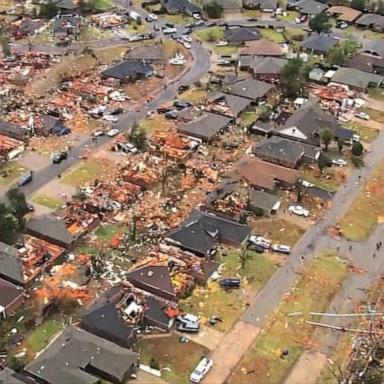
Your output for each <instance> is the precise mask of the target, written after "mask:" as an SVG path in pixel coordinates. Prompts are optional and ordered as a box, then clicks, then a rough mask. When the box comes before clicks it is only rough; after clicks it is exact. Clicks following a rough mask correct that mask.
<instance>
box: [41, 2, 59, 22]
mask: <svg viewBox="0 0 384 384" xmlns="http://www.w3.org/2000/svg"><path fill="white" fill-rule="evenodd" d="M57 12H58V8H57V6H56V4H55V3H54V2H53V1H52V0H49V1H48V2H47V3H43V4H41V7H40V16H41V17H44V18H46V19H52V17H55V16H56V15H57Z"/></svg>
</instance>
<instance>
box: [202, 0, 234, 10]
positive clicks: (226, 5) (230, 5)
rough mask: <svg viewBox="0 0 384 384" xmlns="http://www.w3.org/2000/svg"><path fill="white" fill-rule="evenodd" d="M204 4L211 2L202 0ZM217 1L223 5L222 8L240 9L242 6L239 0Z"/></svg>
mask: <svg viewBox="0 0 384 384" xmlns="http://www.w3.org/2000/svg"><path fill="white" fill-rule="evenodd" d="M203 1H204V4H208V3H211V0H203ZM217 3H218V4H219V5H221V6H222V7H223V10H225V11H230V10H240V9H241V8H242V2H241V0H217Z"/></svg>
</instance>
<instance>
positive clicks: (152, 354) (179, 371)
mask: <svg viewBox="0 0 384 384" xmlns="http://www.w3.org/2000/svg"><path fill="white" fill-rule="evenodd" d="M179 338H180V336H179V335H177V334H175V333H172V334H171V335H169V336H165V337H157V338H151V339H140V341H139V342H138V345H139V351H140V362H141V363H142V364H146V365H148V364H149V361H150V360H151V359H152V358H153V359H154V360H156V362H158V364H159V367H160V368H164V369H162V371H161V378H162V379H163V380H165V381H166V382H167V383H170V384H185V383H189V380H188V378H189V375H190V373H191V372H192V371H193V370H194V368H195V367H196V365H197V364H198V362H199V361H200V359H201V358H202V356H204V355H207V354H208V352H209V351H208V349H206V348H204V347H202V346H201V345H199V344H196V343H194V342H192V341H189V342H188V343H180V342H179ZM165 368H167V369H165Z"/></svg>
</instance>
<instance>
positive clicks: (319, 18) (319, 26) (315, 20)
mask: <svg viewBox="0 0 384 384" xmlns="http://www.w3.org/2000/svg"><path fill="white" fill-rule="evenodd" d="M308 25H309V28H311V29H312V31H315V32H317V33H323V32H329V31H330V29H331V27H332V25H331V23H330V21H329V16H328V15H326V14H325V13H320V14H318V15H316V16H314V17H312V18H311V19H309V23H308Z"/></svg>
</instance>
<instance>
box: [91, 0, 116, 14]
mask: <svg viewBox="0 0 384 384" xmlns="http://www.w3.org/2000/svg"><path fill="white" fill-rule="evenodd" d="M94 7H95V9H97V10H98V11H102V12H104V11H107V10H109V9H112V8H113V7H114V6H113V4H112V3H111V2H110V1H108V0H94Z"/></svg>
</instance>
